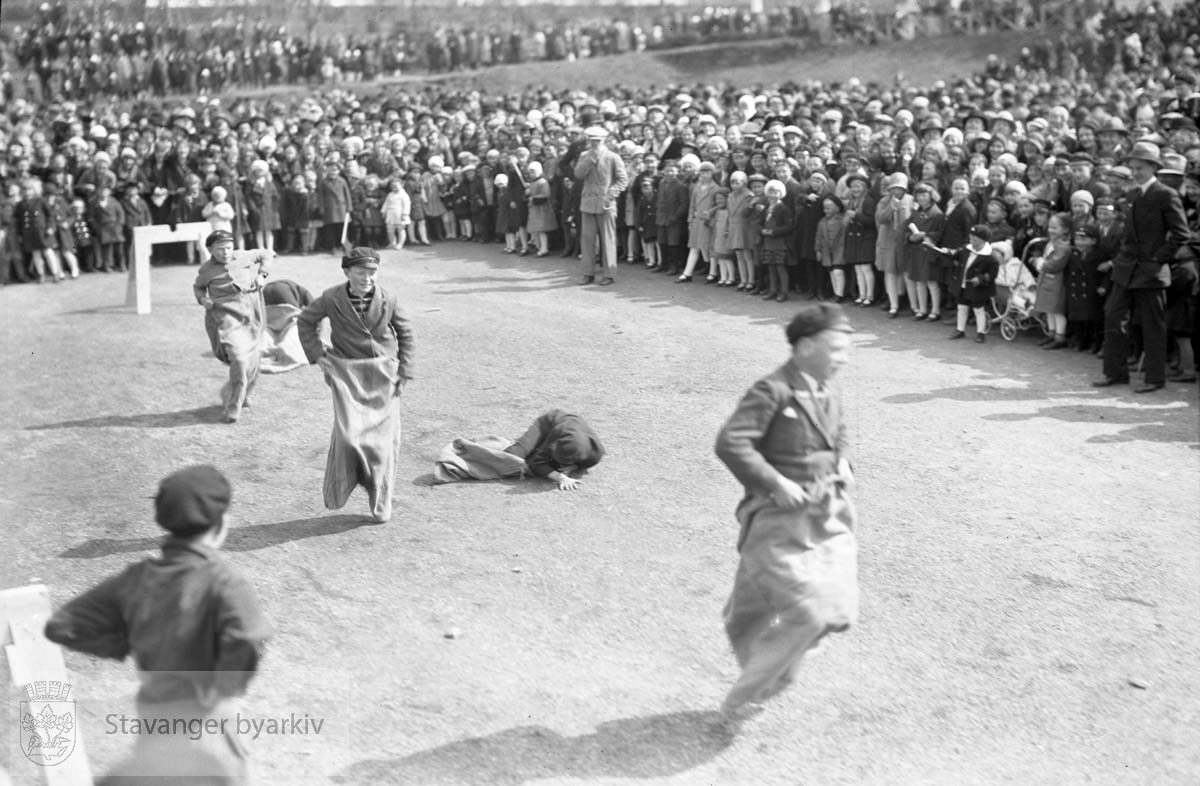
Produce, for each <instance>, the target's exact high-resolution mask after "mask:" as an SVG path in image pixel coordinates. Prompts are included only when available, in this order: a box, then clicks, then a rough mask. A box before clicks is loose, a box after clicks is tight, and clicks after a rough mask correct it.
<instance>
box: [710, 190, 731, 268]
mask: <svg viewBox="0 0 1200 786" xmlns="http://www.w3.org/2000/svg"><path fill="white" fill-rule="evenodd" d="M712 255H713V261H714V262H715V263H716V265H717V271H718V276H717V285H718V286H722V287H732V286H735V285H736V284H737V273H736V272H735V271H734V263H733V249H732V248H731V247H730V245H729V189H728V188H725V187H724V186H721V187H719V188H717V190H716V193H715V194H714V195H713V214H712Z"/></svg>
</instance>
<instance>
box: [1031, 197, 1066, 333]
mask: <svg viewBox="0 0 1200 786" xmlns="http://www.w3.org/2000/svg"><path fill="white" fill-rule="evenodd" d="M1046 229H1047V232H1048V234H1049V238H1048V239H1047V241H1046V245H1045V246H1043V247H1042V249H1041V253H1040V254H1038V255H1037V256H1032V255H1031V258H1030V260H1029V264H1030V266H1031V267H1033V269H1034V270H1035V271H1037V299H1036V300H1035V301H1034V304H1033V307H1034V309H1035V310H1036V311H1041V312H1044V313H1045V314H1046V321H1047V323H1048V326H1049V328H1050V333H1051V335H1050V336H1049V337H1047V338H1046V339H1045V340H1044V341H1042V342H1041V343H1040V344H1038V346H1040V347H1041V348H1042V349H1062V348H1063V347H1065V346H1067V287H1066V283H1065V279H1066V271H1067V264H1068V263H1069V262H1070V259H1071V255H1072V254H1073V253H1074V251H1075V249H1074V248H1073V247H1072V246H1071V236H1072V234H1073V232H1074V226H1073V225H1072V222H1071V216H1070V215H1069V214H1067V213H1055V214H1054V215H1053V216H1051V217H1050V221H1049V222H1048V223H1047V225H1046Z"/></svg>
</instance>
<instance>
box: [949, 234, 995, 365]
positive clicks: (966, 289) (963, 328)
mask: <svg viewBox="0 0 1200 786" xmlns="http://www.w3.org/2000/svg"><path fill="white" fill-rule="evenodd" d="M991 239H992V231H991V230H990V229H988V228H987V226H986V225H984V224H976V225H974V226H972V227H971V228H970V230H969V231H968V235H967V243H968V245H967V246H966V247H964V248H959V249H945V250H946V252H947V253H948V254H951V255H952V256H953V260H954V276H955V279H956V280H957V281H958V290H959V295H958V313H957V316H956V321H955V330H954V332H953V333H951V334H950V338H951V339H959V338H965V337H966V335H967V317H968V316H969V315H970V313H971V312H972V311H973V312H975V341H976V342H977V343H979V344H982V343H983V342H984V341H986V340H987V332H988V316H987V311H986V309H985V307H986V306H987V304H988V302H989V301H990V300H991V299H992V298H993V297H995V295H996V275H997V273H998V272H999V270H1000V260H999V258H998V257H997V255H996V252H995V251H994V250H993V249H992V244H991Z"/></svg>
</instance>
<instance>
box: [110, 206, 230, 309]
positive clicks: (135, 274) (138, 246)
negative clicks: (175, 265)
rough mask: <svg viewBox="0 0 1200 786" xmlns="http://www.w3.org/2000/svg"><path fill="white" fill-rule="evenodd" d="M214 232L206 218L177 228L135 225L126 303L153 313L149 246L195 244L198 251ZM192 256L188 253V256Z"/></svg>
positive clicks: (176, 226)
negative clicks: (151, 310) (151, 309)
mask: <svg viewBox="0 0 1200 786" xmlns="http://www.w3.org/2000/svg"><path fill="white" fill-rule="evenodd" d="M210 232H212V225H211V224H209V223H208V222H207V221H196V222H193V223H189V224H176V225H175V231H173V232H172V231H171V227H170V226H168V225H166V224H151V225H149V226H144V227H134V228H133V264H132V265H131V266H130V267H129V286H128V287H127V288H126V290H125V305H127V306H137V313H139V314H149V313H150V249H151V248H153V247H154V245H155V244H156V243H184V242H190V243H196V244H197V253H200V254H201V256H203V252H199V250H198V249H199V247H200V246H201V245H203V243H204V239H205V238H206V237H208V234H209V233H210ZM190 256H191V255H190V254H189V257H190Z"/></svg>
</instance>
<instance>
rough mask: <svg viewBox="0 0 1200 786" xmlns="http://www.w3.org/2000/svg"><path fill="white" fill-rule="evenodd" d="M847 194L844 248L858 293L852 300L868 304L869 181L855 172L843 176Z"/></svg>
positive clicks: (871, 291) (871, 278)
mask: <svg viewBox="0 0 1200 786" xmlns="http://www.w3.org/2000/svg"><path fill="white" fill-rule="evenodd" d="M846 185H847V186H849V188H850V196H849V197H848V198H847V200H846V213H845V215H846V251H845V260H846V264H847V265H853V266H854V279H855V283H856V284H857V286H858V297H856V298H855V300H854V302H855V304H856V305H859V306H869V305H871V304H872V303H874V302H875V271H874V270H873V269H872V268H871V266H872V264H874V262H875V242H876V240H878V231H877V230H876V228H875V200H874V199H872V198H871V196H870V194H868V193H867V189H868V188H869V187H870V185H871V183H870V181H869V180H867V176H866V175H863V174H861V173H858V172H855V173H854V174H852V175H850V176H849V177H847V178H846Z"/></svg>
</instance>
